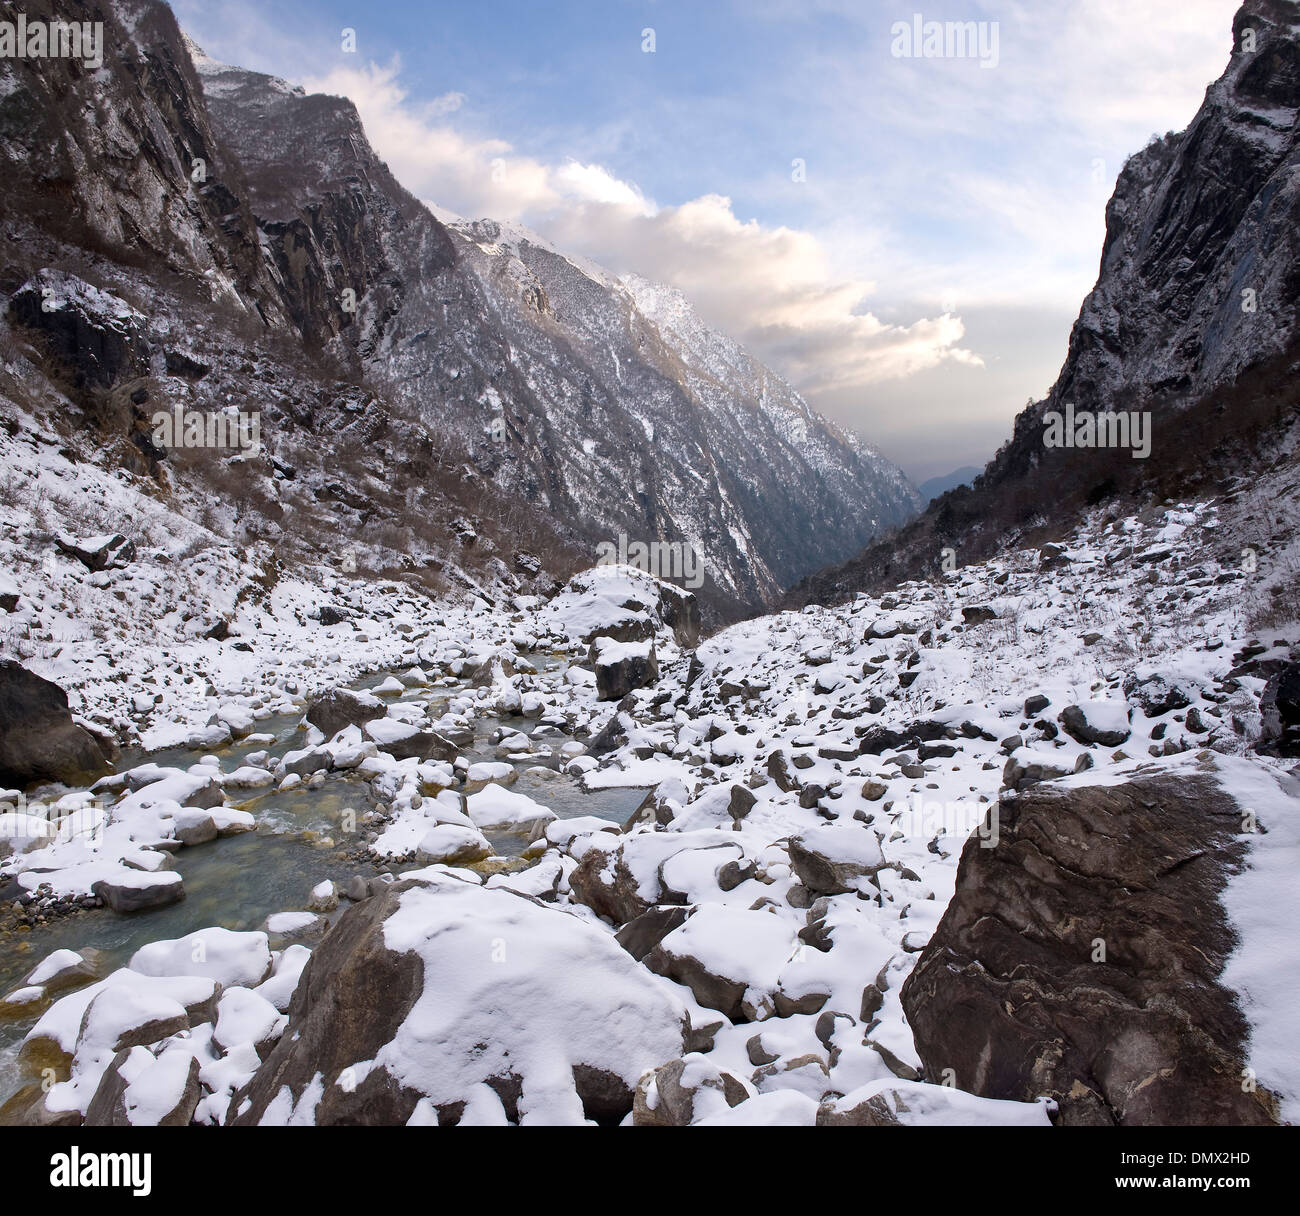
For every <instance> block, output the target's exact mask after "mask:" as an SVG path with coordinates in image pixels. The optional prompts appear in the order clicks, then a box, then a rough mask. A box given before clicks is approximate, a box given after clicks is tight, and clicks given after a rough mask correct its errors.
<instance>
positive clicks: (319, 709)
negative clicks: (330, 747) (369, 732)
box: [307, 688, 388, 739]
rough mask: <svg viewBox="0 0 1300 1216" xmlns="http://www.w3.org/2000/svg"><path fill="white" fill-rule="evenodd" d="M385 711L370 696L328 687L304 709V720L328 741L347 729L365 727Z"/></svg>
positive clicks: (382, 715)
mask: <svg viewBox="0 0 1300 1216" xmlns="http://www.w3.org/2000/svg"><path fill="white" fill-rule="evenodd" d="M387 713H388V709H387V708H386V706H385V705H384V703H383V702H382V701H381V700H379V698H378V697H372V696H371V695H370V694H369V693H357V692H351V691H350V690H348V689H346V688H331V689H330V690H329V692H327V693H324V694H322V695H321V696H319V697H317V698H316V699H315V700H314V701H313V702H312V703H311V704H310V705H308V706H307V721H308V722H310V723H311V724H312V725H313V726H314V727H315V728H316V729H317V730H318V731H320V733H321V734H322V735H324V736H325V738H327V739H332V738H333V737H334V736H335V735H337V734H338V733H339V731H341V730H343V729H345V728H346V727H349V726H364V725H365V724H366V723H367V722H371V721H373V720H374V719H375V718H382V717H384V716H385V714H387Z"/></svg>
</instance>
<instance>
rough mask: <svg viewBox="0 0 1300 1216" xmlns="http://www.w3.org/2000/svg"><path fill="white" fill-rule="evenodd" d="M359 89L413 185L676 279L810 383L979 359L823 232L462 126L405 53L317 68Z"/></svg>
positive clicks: (842, 384) (856, 383)
mask: <svg viewBox="0 0 1300 1216" xmlns="http://www.w3.org/2000/svg"><path fill="white" fill-rule="evenodd" d="M304 84H305V86H306V87H307V88H308V90H310V91H313V92H322V93H334V94H342V95H344V96H347V97H349V98H351V99H352V101H353V102H354V103H355V104H356V106H357V109H358V111H359V112H360V114H361V118H362V121H363V123H364V124H365V128H366V133H367V135H368V136H369V138H370V141H371V143H372V144H373V145H374V147H375V149H376V151H377V152H378V153H379V155H380V156H382V157H383V158H384V159H385V160H386V161H387V162H388V165H389V168H390V169H392V171H393V173H394V174H395V175H396V176H397V179H398V180H399V181H400V182H401V183H402V184H403V185H404V186H406V188H407V189H408V190H411V191H412V192H413V193H415V194H416V195H418V196H420V197H422V198H428V199H430V200H432V201H433V202H434V203H436V204H437V205H438V206H440V207H445V208H447V209H448V210H451V211H454V212H457V213H459V214H461V215H465V216H467V217H469V218H478V217H480V216H490V217H492V218H494V219H511V220H518V221H520V222H522V223H525V224H528V225H530V226H532V227H534V228H536V229H537V230H538V231H539V232H541V233H543V234H544V235H546V236H547V237H548V238H549V239H551V240H553V241H554V242H555V243H556V244H557V245H558V246H559V247H560V248H562V249H567V250H571V251H572V252H574V253H581V254H585V255H587V256H588V257H591V258H593V259H595V260H596V261H598V262H600V263H602V264H603V265H605V266H607V267H608V268H609V269H610V270H612V271H614V272H615V273H625V272H628V271H634V272H636V273H638V274H641V275H643V276H645V277H646V278H649V279H653V280H658V281H662V282H666V283H670V284H672V285H673V286H674V287H677V288H679V289H681V290H682V291H683V292H684V293H685V294H686V296H687V298H688V299H690V300H691V302H692V303H693V304H694V305H695V307H696V308H697V309H698V310H699V311H700V313H701V315H702V316H704V317H705V319H706V320H708V321H709V322H710V323H711V324H713V325H714V326H716V327H718V328H720V329H722V330H724V331H725V332H727V333H729V334H731V335H732V336H733V337H735V338H737V339H738V340H739V341H741V342H744V343H746V344H748V345H750V346H751V347H752V348H753V349H754V350H755V352H756V353H757V354H759V355H760V357H763V358H765V359H767V360H770V361H772V362H773V363H775V365H776V366H778V367H779V368H780V369H781V370H782V371H783V372H785V374H787V375H788V376H789V377H791V378H792V379H793V381H794V382H795V383H796V384H797V385H798V386H799V387H800V388H801V389H806V390H808V391H810V392H815V391H820V390H825V389H830V388H835V389H851V388H861V387H864V386H866V385H870V384H874V383H877V382H880V381H884V380H890V379H894V378H898V377H904V376H909V375H912V374H914V373H915V372H917V371H920V370H923V369H926V368H931V367H934V366H936V365H938V364H940V363H942V362H944V361H946V360H956V361H958V362H962V363H966V364H970V365H978V364H979V363H980V360H979V357H978V356H977V355H975V354H974V353H973V352H971V351H969V350H966V349H964V348H963V347H961V346H960V345H959V343H960V341H961V338H962V335H963V332H964V327H963V325H962V322H961V320H960V319H959V318H958V317H956V316H952V315H942V316H937V317H934V318H918V319H914V320H911V321H910V322H908V323H886V322H884V321H881V320H880V319H879V318H878V317H876V316H874V315H873V314H872V313H870V312H867V311H863V309H864V302H865V300H866V298H867V297H868V296H869V295H870V294H871V293H872V292H873V290H874V288H875V285H874V283H872V282H869V281H865V280H860V279H853V278H844V277H842V276H840V275H837V274H836V273H835V271H834V269H833V267H832V265H831V260H830V257H829V255H828V251H827V249H826V248H825V246H824V245H823V244H822V243H821V242H820V241H819V240H818V239H817V238H816V237H815V236H814V235H813V234H811V233H809V232H805V231H800V230H797V229H793V228H788V227H767V226H764V225H762V224H760V223H759V222H758V221H757V220H741V219H739V218H738V217H737V216H736V214H735V212H734V210H733V208H732V204H731V200H730V199H728V198H725V197H723V196H721V195H716V194H706V195H703V196H701V197H700V198H696V199H692V200H690V201H689V202H685V203H682V204H679V205H677V206H666V207H659V206H657V205H656V204H655V203H654V202H653V200H651V199H648V198H647V197H646V196H645V194H644V193H643V192H642V191H641V189H640V188H639V187H638V186H637V185H636V184H635V183H634V182H629V181H625V180H622V179H620V178H619V177H617V176H616V175H615V174H613V173H611V172H610V171H609V170H608V169H606V168H604V167H603V166H601V165H594V164H583V163H580V162H579V161H576V160H567V161H564V162H562V163H559V164H547V163H544V162H542V161H539V160H537V159H536V158H533V157H530V156H528V155H525V154H521V153H518V152H516V151H515V149H514V148H512V147H511V146H510V144H508V143H507V142H505V141H503V140H500V139H494V138H476V137H473V136H469V135H465V134H463V133H460V132H458V131H456V130H454V129H453V128H451V127H450V126H449V125H447V124H446V123H445V122H444V121H442V120H443V118H444V116H445V115H444V113H443V112H442V111H439V110H437V109H431V108H430V107H428V106H424V107H421V106H419V105H418V104H415V103H413V102H412V101H411V100H410V99H409V97H408V96H407V93H406V91H405V90H404V89H403V87H402V85H401V84H400V65H399V64H398V63H396V62H394V63H391V64H389V65H387V66H384V67H380V66H377V65H375V64H373V63H372V64H368V65H366V66H365V67H364V68H361V69H353V68H339V69H336V70H334V71H333V72H331V73H329V74H328V75H326V76H321V77H315V78H309V79H307V80H306V81H304Z"/></svg>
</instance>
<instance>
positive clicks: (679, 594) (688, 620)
mask: <svg viewBox="0 0 1300 1216" xmlns="http://www.w3.org/2000/svg"><path fill="white" fill-rule="evenodd" d="M659 616H660V618H661V619H662V621H663V623H664V624H665V625H667V626H668V628H669V629H671V630H672V631H673V640H674V641H675V642H676V643H677V645H678V646H680V647H681V648H682V649H683V650H694V649H695V647H696V646H698V645H699V643H700V601H699V600H698V599H697V598H696V597H695V596H694V595H692V594H691V593H690V592H689V591H685V590H683V589H682V588H681V587H676V586H674V585H673V584H672V583H664V582H661V583H660V585H659Z"/></svg>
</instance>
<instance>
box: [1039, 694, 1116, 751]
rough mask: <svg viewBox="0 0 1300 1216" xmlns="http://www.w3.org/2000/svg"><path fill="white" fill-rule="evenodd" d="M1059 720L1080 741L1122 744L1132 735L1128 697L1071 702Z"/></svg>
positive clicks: (1106, 744)
mask: <svg viewBox="0 0 1300 1216" xmlns="http://www.w3.org/2000/svg"><path fill="white" fill-rule="evenodd" d="M1057 721H1059V722H1060V724H1061V726H1062V727H1064V729H1065V731H1066V733H1067V734H1068V735H1069V736H1070V737H1071V738H1072V739H1074V740H1075V741H1076V742H1077V743H1096V744H1099V745H1100V746H1102V747H1118V746H1119V745H1120V744H1121V743H1123V742H1124V741H1125V740H1126V739H1127V738H1128V737H1129V735H1130V733H1131V731H1130V730H1129V724H1128V723H1129V708H1128V704H1127V703H1126V702H1124V701H1085V702H1084V703H1083V704H1082V705H1067V706H1066V707H1065V708H1064V709H1063V710H1062V711H1061V713H1060V716H1059V717H1058V719H1057Z"/></svg>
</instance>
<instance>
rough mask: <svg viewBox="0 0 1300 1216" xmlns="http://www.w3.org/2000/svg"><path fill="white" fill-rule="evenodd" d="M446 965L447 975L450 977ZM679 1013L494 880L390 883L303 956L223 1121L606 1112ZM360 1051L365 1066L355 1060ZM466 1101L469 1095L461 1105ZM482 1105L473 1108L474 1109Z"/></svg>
mask: <svg viewBox="0 0 1300 1216" xmlns="http://www.w3.org/2000/svg"><path fill="white" fill-rule="evenodd" d="M453 977H454V978H453ZM685 1024H686V1019H685V1009H684V1007H683V1006H682V1005H681V1003H680V1002H679V1001H678V1000H677V999H676V997H675V996H673V994H672V993H671V991H670V990H668V989H667V988H666V987H665V986H663V985H661V984H660V982H659V981H658V980H656V979H655V978H654V977H653V976H650V975H647V974H646V973H645V972H644V971H643V970H641V968H640V967H639V966H638V964H637V963H635V962H634V961H633V960H632V959H631V958H630V957H629V956H628V955H627V954H626V953H625V952H624V951H623V950H622V949H621V948H620V947H619V946H618V945H617V944H616V943H615V942H613V941H612V940H610V937H609V935H608V934H607V933H605V932H604V931H603V930H601V929H599V928H597V927H595V926H593V925H590V924H587V923H585V922H583V921H582V920H579V919H578V918H577V917H574V916H572V915H569V914H568V913H565V912H562V911H560V910H558V909H555V908H551V907H548V906H546V905H544V904H540V903H537V902H535V901H533V900H531V899H528V898H527V897H524V896H520V895H517V894H515V893H513V892H511V891H509V890H506V889H503V888H496V889H486V888H484V887H480V886H479V885H477V884H474V883H466V882H462V881H460V880H458V879H456V878H452V877H442V878H439V879H435V880H432V881H430V882H429V883H423V882H412V881H406V882H396V883H393V884H391V885H390V886H388V887H387V888H385V889H384V890H383V891H382V892H379V893H377V894H376V895H375V896H374V897H373V898H371V899H368V900H366V901H365V902H364V903H359V904H353V905H351V906H350V907H349V908H348V909H347V910H346V911H345V912H344V913H343V915H342V916H341V917H340V918H339V921H338V923H337V924H336V925H335V926H334V928H333V929H332V930H331V931H330V933H329V935H328V936H327V937H326V938H325V940H324V941H323V942H322V943H321V944H320V946H318V947H317V948H316V950H315V951H314V952H313V953H312V955H311V958H310V960H309V961H308V963H307V966H306V968H305V970H304V971H303V973H302V978H301V980H300V981H299V982H298V986H297V989H296V990H295V992H294V994H293V999H292V1001H291V1003H290V1006H289V1024H288V1027H287V1028H286V1030H285V1033H284V1034H283V1035H282V1037H281V1038H280V1041H279V1042H278V1044H277V1045H276V1047H275V1049H274V1050H273V1051H272V1052H271V1054H270V1056H269V1057H268V1058H267V1061H266V1063H265V1064H264V1065H263V1066H262V1067H261V1068H260V1069H259V1070H258V1072H257V1073H256V1074H255V1075H254V1077H253V1079H252V1081H251V1082H250V1083H249V1085H248V1087H247V1088H246V1090H245V1091H243V1092H241V1093H237V1094H236V1095H235V1099H234V1101H233V1103H232V1106H231V1111H232V1121H233V1122H234V1123H236V1124H258V1123H283V1122H285V1121H287V1119H288V1118H289V1116H290V1114H291V1113H292V1111H293V1110H294V1107H295V1105H297V1104H300V1103H302V1101H303V1099H304V1097H307V1095H308V1091H309V1090H311V1091H312V1094H313V1096H312V1097H310V1098H309V1099H308V1101H309V1103H310V1104H309V1105H306V1106H302V1105H299V1106H298V1109H299V1110H300V1111H304V1112H305V1113H306V1114H307V1115H308V1117H309V1118H310V1120H311V1121H312V1122H315V1123H317V1124H334V1123H342V1124H367V1125H384V1126H396V1125H402V1124H405V1123H406V1122H407V1121H408V1120H409V1119H410V1118H411V1116H412V1114H413V1113H415V1112H416V1107H417V1104H419V1105H421V1107H422V1110H423V1112H424V1114H423V1117H426V1118H429V1119H437V1120H438V1121H439V1122H443V1123H454V1122H458V1121H460V1120H461V1119H462V1118H466V1119H468V1118H470V1116H471V1114H473V1112H474V1111H476V1110H477V1111H482V1112H483V1114H479V1115H475V1116H474V1121H478V1120H479V1119H482V1118H483V1117H484V1116H485V1115H486V1114H487V1112H488V1111H490V1110H492V1109H493V1108H495V1117H496V1119H497V1120H500V1119H501V1117H502V1115H503V1114H504V1116H505V1117H508V1118H510V1119H512V1120H520V1119H525V1120H527V1121H530V1122H536V1123H576V1122H580V1121H582V1120H583V1119H584V1118H592V1119H597V1120H599V1121H602V1122H605V1121H608V1122H618V1121H619V1120H621V1119H622V1118H624V1117H625V1116H626V1115H627V1114H628V1113H629V1112H630V1111H631V1109H632V1102H633V1090H634V1087H635V1086H636V1084H637V1081H638V1079H639V1078H640V1077H641V1076H642V1075H643V1074H644V1073H645V1071H646V1070H647V1069H649V1068H652V1067H656V1066H657V1064H658V1063H659V1062H661V1061H663V1060H665V1059H673V1058H675V1057H677V1056H680V1055H681V1053H682V1050H683V1045H684V1044H683V1035H684V1027H685ZM363 1061H374V1065H373V1066H372V1067H370V1068H368V1069H366V1070H364V1071H363V1070H361V1069H357V1070H356V1072H355V1073H353V1072H351V1071H350V1070H352V1069H353V1068H354V1066H356V1065H358V1064H359V1063H361V1062H363ZM471 1103H473V1105H471ZM484 1104H486V1106H485V1105H484Z"/></svg>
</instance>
